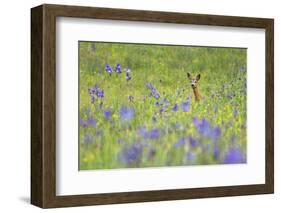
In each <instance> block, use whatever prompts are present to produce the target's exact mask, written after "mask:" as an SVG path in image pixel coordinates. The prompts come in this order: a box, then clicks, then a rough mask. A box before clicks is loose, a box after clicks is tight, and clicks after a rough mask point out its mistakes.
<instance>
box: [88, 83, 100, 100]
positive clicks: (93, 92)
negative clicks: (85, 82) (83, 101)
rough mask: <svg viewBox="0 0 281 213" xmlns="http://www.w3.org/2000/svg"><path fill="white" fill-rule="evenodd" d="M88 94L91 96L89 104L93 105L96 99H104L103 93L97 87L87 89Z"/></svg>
mask: <svg viewBox="0 0 281 213" xmlns="http://www.w3.org/2000/svg"><path fill="white" fill-rule="evenodd" d="M88 93H89V94H90V96H91V102H92V103H94V102H95V100H96V97H97V98H103V97H104V91H103V90H102V89H100V88H99V87H98V86H97V85H96V86H93V87H91V88H89V89H88Z"/></svg>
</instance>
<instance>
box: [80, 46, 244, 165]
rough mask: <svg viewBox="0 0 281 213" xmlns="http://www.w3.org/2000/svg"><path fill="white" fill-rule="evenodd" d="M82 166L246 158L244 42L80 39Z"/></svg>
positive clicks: (235, 161) (201, 162)
mask: <svg viewBox="0 0 281 213" xmlns="http://www.w3.org/2000/svg"><path fill="white" fill-rule="evenodd" d="M78 49H79V113H78V116H79V130H78V131H79V168H80V170H97V169H121V168H147V167H164V166H195V165H214V164H242V163H246V162H247V108H246V107H247V49H246V48H231V47H200V46H182V45H162V44H161V45H160V44H131V43H109V42H93V41H79V44H78Z"/></svg>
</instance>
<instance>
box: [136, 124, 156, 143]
mask: <svg viewBox="0 0 281 213" xmlns="http://www.w3.org/2000/svg"><path fill="white" fill-rule="evenodd" d="M138 133H139V135H140V136H142V137H144V138H145V139H151V140H155V139H158V138H159V137H160V135H161V132H160V130H159V129H157V128H153V129H151V130H150V131H147V130H146V129H145V128H144V127H141V128H139V130H138Z"/></svg>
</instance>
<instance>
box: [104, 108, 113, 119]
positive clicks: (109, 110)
mask: <svg viewBox="0 0 281 213" xmlns="http://www.w3.org/2000/svg"><path fill="white" fill-rule="evenodd" d="M111 113H112V110H111V109H108V110H105V111H104V112H103V115H104V117H105V118H106V119H107V120H108V119H110V118H111Z"/></svg>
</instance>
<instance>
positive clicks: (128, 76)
mask: <svg viewBox="0 0 281 213" xmlns="http://www.w3.org/2000/svg"><path fill="white" fill-rule="evenodd" d="M131 79H132V77H131V76H130V73H129V72H126V81H129V80H131Z"/></svg>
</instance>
